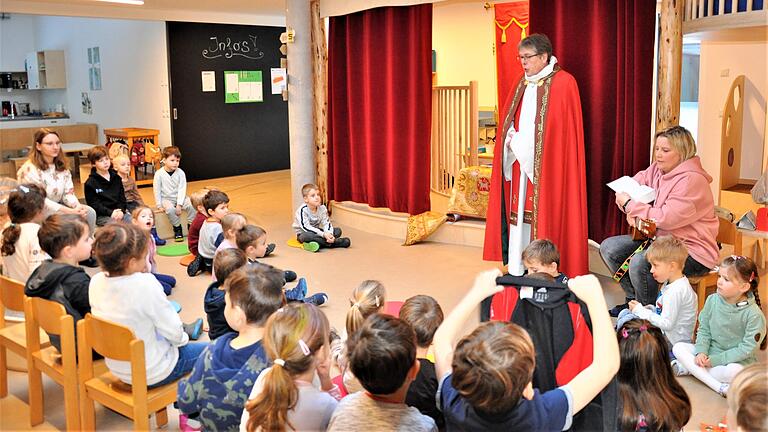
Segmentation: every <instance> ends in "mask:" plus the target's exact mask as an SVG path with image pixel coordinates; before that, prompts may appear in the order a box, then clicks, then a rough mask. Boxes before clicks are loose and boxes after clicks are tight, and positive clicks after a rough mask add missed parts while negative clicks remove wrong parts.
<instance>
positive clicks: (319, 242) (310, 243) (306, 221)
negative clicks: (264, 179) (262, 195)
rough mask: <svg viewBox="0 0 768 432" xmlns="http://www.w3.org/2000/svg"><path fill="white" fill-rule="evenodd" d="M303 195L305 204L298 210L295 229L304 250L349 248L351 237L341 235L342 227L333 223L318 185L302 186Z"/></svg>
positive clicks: (294, 222)
mask: <svg viewBox="0 0 768 432" xmlns="http://www.w3.org/2000/svg"><path fill="white" fill-rule="evenodd" d="M301 195H302V196H303V197H304V204H303V205H302V206H301V207H299V208H298V209H297V210H296V215H295V217H294V221H293V229H294V231H296V238H297V239H298V240H299V241H300V242H301V243H302V244H303V247H304V250H308V251H310V252H317V251H318V250H319V249H320V248H336V247H343V248H348V247H349V245H350V241H349V238H347V237H341V228H338V227H334V226H333V225H332V224H331V218H330V217H329V216H328V209H327V208H326V207H325V205H323V203H322V198H321V197H320V190H319V189H318V187H317V185H314V184H311V183H308V184H305V185H304V186H302V187H301Z"/></svg>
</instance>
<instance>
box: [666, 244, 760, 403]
mask: <svg viewBox="0 0 768 432" xmlns="http://www.w3.org/2000/svg"><path fill="white" fill-rule="evenodd" d="M718 273H719V277H718V279H717V293H715V294H712V295H710V296H709V297H707V302H706V303H705V304H704V309H702V310H701V313H699V330H698V332H697V333H696V345H693V344H690V343H687V342H679V343H677V344H675V346H674V347H673V348H672V350H673V352H674V354H675V357H677V360H675V361H673V364H672V368H673V369H674V370H675V374H676V375H678V376H680V375H688V374H692V375H693V376H695V377H696V378H698V379H699V380H701V381H702V382H703V383H704V384H706V385H707V387H709V388H711V389H712V390H714V391H716V392H718V393H719V394H720V395H721V396H726V394H727V392H728V386H729V383H730V382H731V380H732V379H733V377H734V376H736V374H737V373H739V371H740V370H741V369H742V368H743V367H744V366H746V365H748V364H751V363H755V362H756V361H757V356H756V355H755V354H756V351H757V348H758V346H759V345H761V344H762V345H763V346H765V342H766V339H765V331H766V329H765V316H764V315H763V312H762V311H761V310H760V297H759V296H758V294H757V285H758V276H757V267H756V266H755V263H754V262H752V260H751V259H749V258H747V257H743V256H738V255H731V256H729V257H727V258H725V259H724V260H723V262H722V264H720V267H719V270H718Z"/></svg>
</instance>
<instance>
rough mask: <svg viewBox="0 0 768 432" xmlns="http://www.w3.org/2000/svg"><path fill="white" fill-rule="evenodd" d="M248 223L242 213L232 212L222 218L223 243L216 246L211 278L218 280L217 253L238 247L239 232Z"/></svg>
mask: <svg viewBox="0 0 768 432" xmlns="http://www.w3.org/2000/svg"><path fill="white" fill-rule="evenodd" d="M247 224H248V220H247V219H246V218H245V216H244V215H242V214H241V213H234V212H230V213H229V214H227V215H226V216H224V217H223V218H221V229H222V234H221V243H219V245H218V246H216V252H214V254H213V264H212V268H211V278H212V279H213V281H214V282H215V281H216V255H218V253H219V252H221V251H222V250H224V249H237V232H238V231H240V230H241V229H243V227H244V226H245V225H247Z"/></svg>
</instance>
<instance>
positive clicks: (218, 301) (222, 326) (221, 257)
mask: <svg viewBox="0 0 768 432" xmlns="http://www.w3.org/2000/svg"><path fill="white" fill-rule="evenodd" d="M247 263H248V260H247V259H246V258H245V253H243V251H241V250H240V249H224V250H222V251H219V253H217V254H216V258H214V259H213V267H214V268H215V269H216V270H215V272H216V280H215V281H213V282H211V284H210V285H209V286H208V289H207V290H206V291H205V297H204V299H203V309H205V314H206V316H207V317H208V337H209V338H211V340H214V339H216V338H218V337H219V336H221V335H223V334H225V333H229V332H234V331H235V330H234V329H233V328H232V327H230V326H229V324H227V319H226V317H225V316H224V308H225V305H226V302H225V301H224V288H223V285H224V282H226V281H227V278H228V277H229V275H230V274H232V272H234V271H235V270H237V269H239V268H241V267H243V266H245V265H246V264H247Z"/></svg>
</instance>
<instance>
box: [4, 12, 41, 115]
mask: <svg viewBox="0 0 768 432" xmlns="http://www.w3.org/2000/svg"><path fill="white" fill-rule="evenodd" d="M10 16H11V18H10V19H4V20H0V72H22V71H24V58H25V57H26V56H27V53H30V52H32V51H35V49H36V46H37V44H36V42H37V41H36V37H37V35H36V33H35V29H36V28H37V17H35V16H31V15H17V14H11V15H10ZM0 100H4V101H13V102H29V104H30V108H32V109H39V108H40V92H39V91H37V90H10V91H9V90H5V89H4V90H0Z"/></svg>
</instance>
